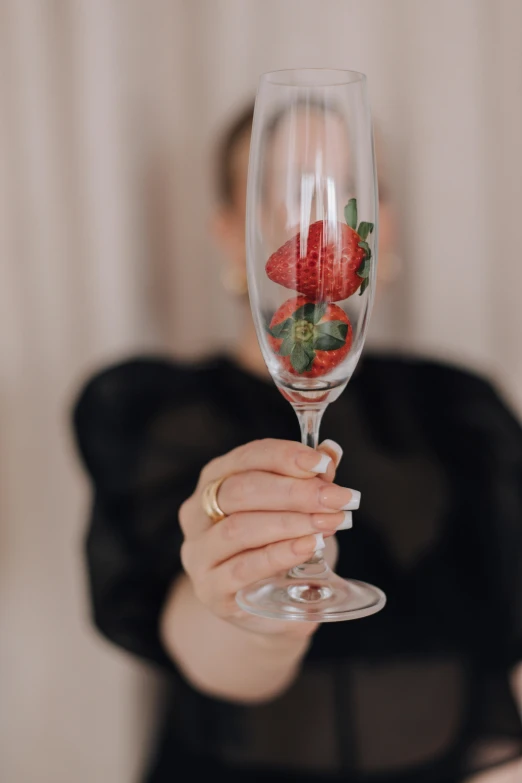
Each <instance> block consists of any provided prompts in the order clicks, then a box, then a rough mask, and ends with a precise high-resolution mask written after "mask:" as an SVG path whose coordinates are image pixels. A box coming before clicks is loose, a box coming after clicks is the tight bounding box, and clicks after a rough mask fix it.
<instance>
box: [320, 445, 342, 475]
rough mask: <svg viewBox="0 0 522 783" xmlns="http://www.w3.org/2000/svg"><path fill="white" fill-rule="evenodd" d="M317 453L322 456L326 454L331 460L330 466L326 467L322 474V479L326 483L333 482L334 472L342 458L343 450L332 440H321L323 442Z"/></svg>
mask: <svg viewBox="0 0 522 783" xmlns="http://www.w3.org/2000/svg"><path fill="white" fill-rule="evenodd" d="M317 451H320V452H322V453H323V454H328V456H329V457H331V458H332V462H331V463H330V465H328V467H327V469H326V471H325V472H324V473H323V477H324V478H325V479H326V480H327V481H333V480H334V478H335V473H336V470H337V468H338V467H339V463H340V461H341V459H342V456H343V450H342V448H341V446H339V444H338V443H336V442H335V441H334V440H323V442H322V443H320V444H319V446H318V447H317Z"/></svg>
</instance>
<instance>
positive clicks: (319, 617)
mask: <svg viewBox="0 0 522 783" xmlns="http://www.w3.org/2000/svg"><path fill="white" fill-rule="evenodd" d="M236 601H237V603H238V604H239V606H240V607H241V609H244V610H245V611H246V612H250V613H251V614H255V615H258V616H259V617H268V618H270V619H272V620H298V621H300V622H313V623H333V622H339V621H341V620H357V619H358V618H359V617H368V616H369V615H371V614H375V613H376V612H379V611H380V610H381V609H382V608H383V606H384V605H385V603H386V596H385V595H384V593H383V592H382V590H379V588H378V587H374V586H373V585H369V584H366V582H358V581H356V580H355V579H341V577H339V576H337V575H336V574H334V573H332V572H331V571H329V573H328V577H327V578H323V579H321V578H313V577H311V576H307V577H304V578H303V577H301V578H299V577H295V576H292V575H288V574H287V575H285V576H279V577H273V578H271V579H265V580H264V581H262V582H257V583H256V584H254V585H250V586H249V587H246V588H245V589H244V590H241V591H240V592H239V593H238V594H237V596H236Z"/></svg>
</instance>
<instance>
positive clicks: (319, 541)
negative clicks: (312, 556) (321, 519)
mask: <svg viewBox="0 0 522 783" xmlns="http://www.w3.org/2000/svg"><path fill="white" fill-rule="evenodd" d="M321 549H324V538H323V534H322V533H316V534H315V548H314V552H319V551H320V550H321Z"/></svg>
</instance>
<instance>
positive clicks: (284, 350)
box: [278, 334, 295, 356]
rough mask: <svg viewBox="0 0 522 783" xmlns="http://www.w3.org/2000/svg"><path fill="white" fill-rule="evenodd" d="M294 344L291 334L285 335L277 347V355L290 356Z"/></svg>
mask: <svg viewBox="0 0 522 783" xmlns="http://www.w3.org/2000/svg"><path fill="white" fill-rule="evenodd" d="M294 345H295V340H294V339H293V337H292V335H291V334H289V335H287V336H286V337H285V339H284V340H283V342H282V343H281V345H280V347H279V351H278V354H279V356H290V354H291V353H292V349H293V347H294Z"/></svg>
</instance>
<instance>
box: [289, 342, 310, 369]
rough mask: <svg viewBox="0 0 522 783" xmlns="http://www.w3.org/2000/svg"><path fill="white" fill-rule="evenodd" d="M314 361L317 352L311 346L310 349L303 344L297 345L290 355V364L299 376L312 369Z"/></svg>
mask: <svg viewBox="0 0 522 783" xmlns="http://www.w3.org/2000/svg"><path fill="white" fill-rule="evenodd" d="M314 359H315V351H314V349H313V348H312V347H311V346H310V347H308V346H305V345H304V344H303V343H295V345H294V347H293V348H292V353H291V354H290V362H291V363H292V367H293V368H294V370H295V371H296V372H297V373H299V375H300V374H301V373H303V372H308V371H309V370H311V369H312V364H313V363H314Z"/></svg>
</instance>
